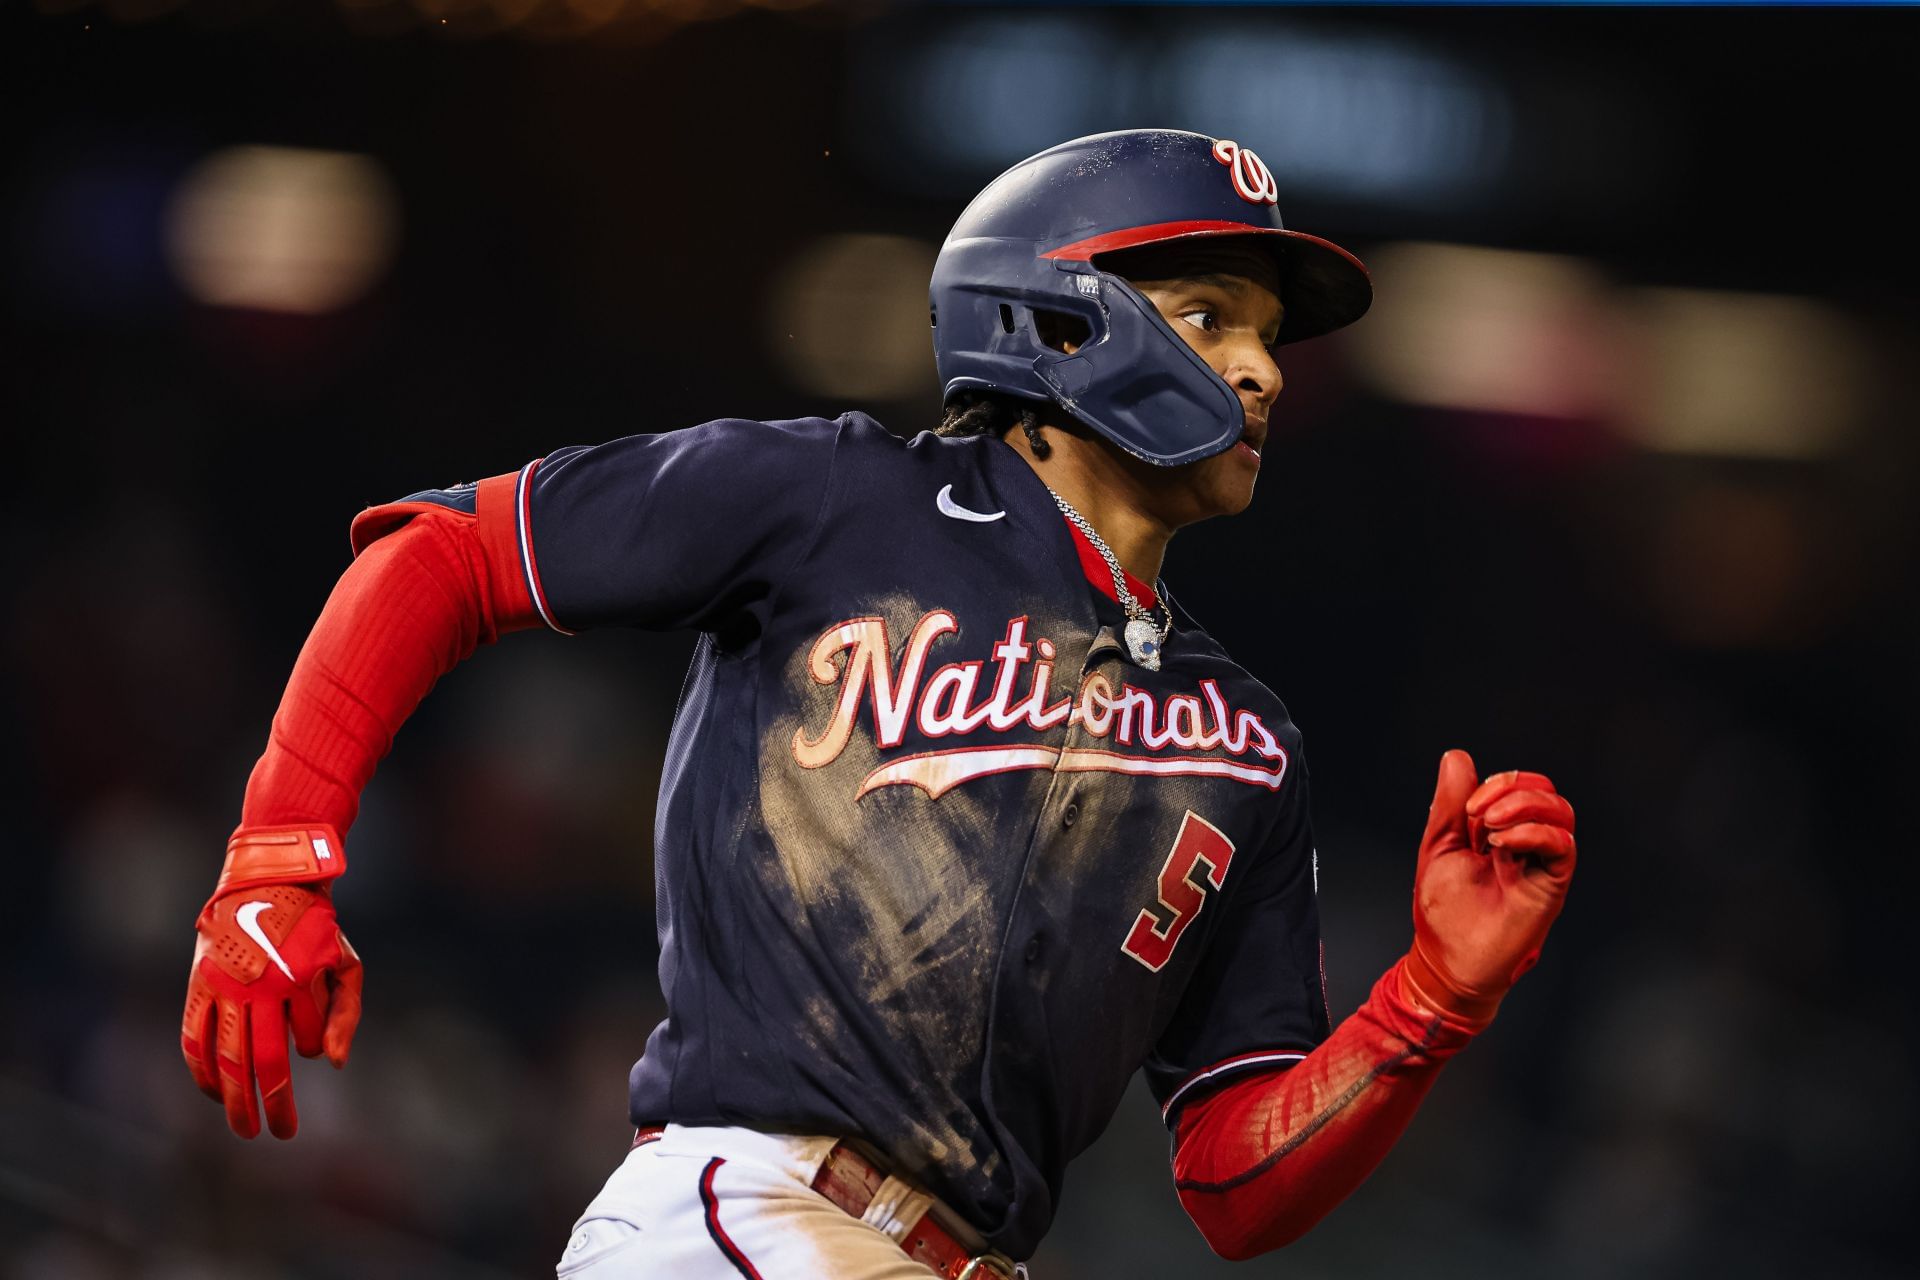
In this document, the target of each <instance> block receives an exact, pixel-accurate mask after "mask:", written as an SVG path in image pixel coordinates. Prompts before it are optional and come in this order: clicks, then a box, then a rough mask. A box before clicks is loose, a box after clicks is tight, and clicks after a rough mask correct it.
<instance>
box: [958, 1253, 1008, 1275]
mask: <svg viewBox="0 0 1920 1280" xmlns="http://www.w3.org/2000/svg"><path fill="white" fill-rule="evenodd" d="M1018 1274H1019V1273H1018V1272H1015V1271H1014V1270H1012V1269H1011V1268H1009V1267H1008V1266H1007V1265H1006V1264H1005V1263H1003V1262H1001V1261H1000V1259H998V1258H996V1257H994V1256H993V1255H992V1254H987V1253H983V1254H980V1255H979V1256H978V1257H974V1258H969V1259H967V1265H966V1266H964V1267H962V1268H960V1274H959V1275H957V1276H955V1277H954V1278H953V1280H981V1277H983V1276H989V1275H991V1276H997V1277H999V1280H1017V1277H1018Z"/></svg>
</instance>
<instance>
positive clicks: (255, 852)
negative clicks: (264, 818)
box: [213, 823, 347, 898]
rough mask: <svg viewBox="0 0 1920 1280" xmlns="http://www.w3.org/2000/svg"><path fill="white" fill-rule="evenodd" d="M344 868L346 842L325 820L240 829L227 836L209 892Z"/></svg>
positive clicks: (328, 875) (313, 878)
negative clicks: (222, 860) (222, 861)
mask: <svg viewBox="0 0 1920 1280" xmlns="http://www.w3.org/2000/svg"><path fill="white" fill-rule="evenodd" d="M346 869H347V847H346V844H345V843H344V842H343V841H342V840H341V839H340V833H339V832H337V831H335V830H334V829H333V828H332V827H330V826H327V825H326V824H325V823H313V824H307V825H301V826H292V827H247V828H242V829H241V830H239V831H236V832H234V833H233V839H231V840H229V841H227V861H226V865H225V866H223V867H222V868H221V869H220V881H219V883H218V884H216V885H214V887H213V896H214V897H216V898H219V897H222V896H224V895H225V894H229V893H232V892H233V891H234V890H235V889H247V888H251V887H253V886H255V885H262V884H313V883H316V882H318V883H325V882H327V881H330V880H332V879H333V878H334V877H335V876H337V875H339V874H340V873H341V872H343V871H345V870H346Z"/></svg>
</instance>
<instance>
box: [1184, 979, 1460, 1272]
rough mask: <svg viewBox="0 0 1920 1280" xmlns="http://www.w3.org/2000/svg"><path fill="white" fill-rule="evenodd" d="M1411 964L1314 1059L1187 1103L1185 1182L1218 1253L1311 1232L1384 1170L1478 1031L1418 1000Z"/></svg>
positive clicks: (1247, 1253) (1244, 1253)
mask: <svg viewBox="0 0 1920 1280" xmlns="http://www.w3.org/2000/svg"><path fill="white" fill-rule="evenodd" d="M1405 964H1406V962H1405V961H1404V960H1402V961H1401V962H1400V963H1398V964H1396V965H1394V966H1393V968H1391V969H1389V970H1388V971H1387V972H1386V973H1385V974H1384V975H1382V977H1381V978H1380V981H1379V982H1377V983H1375V984H1374V987H1373V994H1372V995H1370V996H1369V997H1368V998H1367V1002H1366V1003H1365V1004H1363V1005H1361V1006H1360V1007H1359V1008H1358V1009H1356V1010H1354V1012H1353V1015H1352V1016H1351V1017H1349V1018H1348V1019H1347V1020H1346V1021H1344V1022H1342V1023H1341V1024H1340V1025H1339V1026H1338V1027H1337V1028H1335V1029H1334V1032H1333V1034H1332V1035H1331V1036H1329V1037H1327V1040H1326V1043H1324V1044H1322V1045H1321V1046H1320V1047H1319V1048H1317V1049H1315V1050H1314V1051H1313V1052H1312V1053H1310V1054H1308V1055H1307V1056H1306V1058H1305V1059H1304V1060H1302V1061H1300V1062H1298V1063H1296V1064H1295V1065H1294V1066H1292V1067H1291V1068H1289V1069H1287V1070H1286V1071H1283V1072H1278V1073H1266V1074H1262V1075H1258V1076H1255V1077H1253V1078H1251V1079H1247V1080H1242V1081H1239V1082H1237V1083H1233V1084H1228V1085H1226V1086H1225V1087H1223V1088H1221V1089H1219V1090H1217V1091H1216V1092H1214V1093H1211V1094H1208V1095H1207V1096H1205V1097H1203V1098H1200V1099H1198V1100H1196V1101H1193V1102H1189V1103H1187V1104H1186V1106H1185V1108H1184V1109H1183V1110H1182V1111H1181V1112H1180V1116H1179V1120H1178V1124H1177V1126H1176V1128H1175V1131H1174V1132H1175V1137H1174V1154H1173V1178H1174V1186H1175V1188H1176V1189H1177V1190H1178V1192H1179V1194H1180V1203H1181V1205H1182V1206H1183V1207H1184V1208H1185V1209H1186V1211H1187V1216H1189V1217H1191V1218H1192V1219H1193V1222H1194V1225H1195V1226H1197V1227H1199V1228H1200V1233H1201V1234H1202V1235H1204V1236H1205V1237H1206V1238H1207V1243H1208V1244H1209V1245H1211V1246H1212V1247H1213V1250H1214V1252H1215V1253H1218V1254H1220V1255H1221V1256H1222V1257H1226V1258H1234V1259H1241V1258H1251V1257H1253V1256H1254V1255H1256V1254H1260V1253H1265V1252H1266V1251H1267V1250H1269V1249H1278V1248H1280V1247H1281V1246H1282V1245H1287V1244H1291V1243H1292V1242H1293V1241H1295V1240H1298V1239H1299V1238H1300V1237H1301V1236H1303V1235H1305V1234H1306V1233H1307V1232H1308V1231H1309V1230H1310V1229H1311V1228H1312V1227H1313V1225H1314V1224H1315V1223H1317V1222H1319V1221H1320V1219H1321V1218H1323V1217H1325V1216H1326V1215H1327V1213H1328V1212H1329V1211H1331V1210H1332V1209H1333V1207H1334V1206H1335V1205H1337V1204H1339V1203H1340V1202H1341V1201H1342V1200H1344V1199H1346V1198H1347V1195H1348V1194H1349V1193H1350V1192H1352V1191H1353V1189H1354V1188H1355V1187H1358V1186H1359V1185H1360V1184H1361V1183H1362V1182H1364V1181H1365V1180H1366V1177H1367V1175H1368V1174H1370V1173H1372V1172H1373V1170H1374V1166H1376V1165H1378V1164H1379V1163H1380V1160H1381V1158H1382V1157H1384V1156H1385V1155H1386V1154H1387V1150H1388V1148H1390V1147H1392V1146H1393V1144H1394V1142H1395V1141H1396V1140H1397V1139H1398V1138H1399V1137H1400V1134H1401V1132H1402V1131H1403V1130H1404V1129H1405V1128H1406V1127H1407V1122H1408V1121H1410V1120H1412V1119H1413V1113H1414V1111H1415V1110H1416V1109H1418V1107H1419V1106H1420V1100H1421V1099H1422V1098H1424V1097H1425V1096H1426V1094H1427V1090H1428V1089H1429V1088H1431V1087H1432V1086H1433V1081H1434V1077H1435V1076H1437V1075H1438V1074H1439V1071H1440V1067H1441V1064H1442V1063H1444V1062H1445V1060H1446V1059H1448V1058H1450V1057H1452V1056H1453V1055H1454V1054H1456V1053H1458V1052H1459V1051H1460V1050H1461V1049H1462V1048H1464V1047H1465V1046H1466V1044H1467V1042H1468V1041H1469V1040H1470V1039H1472V1032H1471V1031H1470V1030H1468V1029H1466V1028H1465V1027H1464V1026H1463V1024H1461V1023H1459V1022H1458V1021H1455V1020H1453V1019H1451V1018H1449V1017H1446V1016H1443V1015H1442V1014H1440V1013H1439V1012H1437V1011H1434V1010H1432V1009H1430V1008H1428V1007H1427V1006H1426V1004H1425V1003H1424V1002H1422V1001H1421V1000H1420V999H1419V997H1418V995H1417V994H1416V993H1415V991H1414V989H1413V988H1412V987H1411V986H1410V985H1409V984H1407V983H1406V981H1405V979H1404V975H1403V972H1402V970H1403V968H1404V966H1405Z"/></svg>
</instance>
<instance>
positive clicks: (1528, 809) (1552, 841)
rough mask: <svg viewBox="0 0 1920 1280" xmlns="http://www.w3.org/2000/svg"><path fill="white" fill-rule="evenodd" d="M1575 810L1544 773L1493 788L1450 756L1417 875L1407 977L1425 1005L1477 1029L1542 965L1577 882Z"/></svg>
mask: <svg viewBox="0 0 1920 1280" xmlns="http://www.w3.org/2000/svg"><path fill="white" fill-rule="evenodd" d="M1574 856H1575V855H1574V840H1573V806H1572V805H1570V804H1568V803H1567V801H1566V799H1565V797H1563V796H1561V795H1560V794H1559V793H1558V792H1557V791H1555V790H1554V788H1553V783H1552V782H1550V781H1549V780H1548V779H1547V778H1546V777H1545V776H1544V775H1542V774H1538V773H1522V772H1517V771H1515V772H1508V773H1496V774H1494V775H1493V776H1492V777H1490V778H1488V779H1487V780H1486V781H1485V782H1481V781H1480V780H1479V777H1478V775H1477V774H1476V772H1475V770H1474V765H1473V757H1472V756H1469V755H1468V754H1467V753H1466V752H1464V751H1449V752H1447V753H1446V755H1444V756H1442V757H1441V758H1440V780H1439V783H1438V785H1436V787H1435V788H1434V793H1433V808H1432V810H1431V811H1430V812H1429V813H1428V816H1427V830H1426V834H1425V836H1424V837H1422V839H1421V841H1420V860H1419V864H1418V866H1417V868H1416V870H1415V872H1414V885H1413V950H1412V952H1411V953H1409V955H1408V958H1407V968H1406V973H1407V977H1408V979H1409V980H1410V981H1411V982H1412V984H1413V985H1414V987H1415V988H1417V990H1418V993H1419V994H1420V996H1422V997H1423V998H1424V1000H1425V1002H1426V1003H1427V1004H1428V1005H1429V1006H1431V1007H1433V1008H1435V1009H1437V1010H1439V1011H1441V1012H1444V1013H1447V1014H1449V1015H1451V1016H1452V1017H1454V1018H1455V1019H1456V1020H1458V1021H1461V1022H1463V1023H1466V1024H1470V1025H1471V1026H1473V1027H1475V1028H1478V1027H1481V1026H1485V1025H1486V1024H1487V1023H1488V1022H1490V1021H1491V1020H1492V1018H1493V1014H1494V1010H1495V1009H1496V1008H1497V1007H1498V1006H1499V1003H1500V998H1501V997H1502V996H1504V995H1505V994H1506V993H1507V989H1508V988H1509V987H1511V986H1512V985H1513V984H1514V983H1515V982H1516V981H1517V980H1518V979H1519V977H1520V975H1521V974H1523V973H1525V972H1526V971H1527V970H1528V969H1531V968H1532V967H1533V965H1534V962H1535V961H1536V960H1538V959H1539V958H1540V946H1541V944H1542V943H1543V942H1545V941H1546V937H1547V931H1548V929H1550V928H1551V927H1552V926H1553V922H1554V920H1555V919H1556V918H1557V917H1558V916H1559V914H1560V908H1561V905H1562V904H1563V903H1564V902H1565V901H1566V896H1567V886H1568V884H1569V883H1570V882H1571V881H1572V879H1573V865H1574Z"/></svg>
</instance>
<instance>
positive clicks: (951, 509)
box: [934, 485, 1007, 524]
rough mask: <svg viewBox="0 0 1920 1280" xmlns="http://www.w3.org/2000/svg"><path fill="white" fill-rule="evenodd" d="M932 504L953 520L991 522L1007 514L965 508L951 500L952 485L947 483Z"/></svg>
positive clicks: (976, 522)
mask: <svg viewBox="0 0 1920 1280" xmlns="http://www.w3.org/2000/svg"><path fill="white" fill-rule="evenodd" d="M934 505H935V506H937V507H939V508H940V514H941V515H943V516H950V517H952V518H953V519H955V520H971V521H973V522H974V523H975V524H992V523H993V522H994V521H995V520H998V519H999V518H1000V517H1001V516H1004V515H1005V514H1007V513H1006V512H1004V511H994V512H991V513H989V512H985V511H969V510H967V508H965V507H963V506H961V505H960V504H959V503H957V502H955V501H954V500H953V486H952V485H947V486H945V487H944V488H942V489H941V490H940V496H939V497H938V498H935V499H934Z"/></svg>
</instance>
